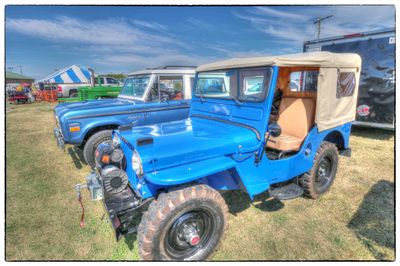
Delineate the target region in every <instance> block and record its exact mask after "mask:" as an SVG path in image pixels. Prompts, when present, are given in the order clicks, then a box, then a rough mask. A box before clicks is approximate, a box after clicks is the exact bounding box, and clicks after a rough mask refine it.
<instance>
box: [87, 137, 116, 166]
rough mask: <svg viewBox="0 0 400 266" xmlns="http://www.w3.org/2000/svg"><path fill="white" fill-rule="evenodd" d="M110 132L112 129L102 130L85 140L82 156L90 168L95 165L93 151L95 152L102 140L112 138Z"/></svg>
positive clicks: (106, 140)
mask: <svg viewBox="0 0 400 266" xmlns="http://www.w3.org/2000/svg"><path fill="white" fill-rule="evenodd" d="M111 134H112V130H102V131H99V132H97V133H95V134H94V135H93V136H91V137H90V138H89V139H88V140H87V142H86V144H85V147H84V148H83V157H84V158H85V161H86V162H87V163H88V164H89V165H90V166H91V167H92V168H94V167H95V166H96V163H95V157H94V156H95V155H94V153H95V152H96V148H97V146H99V144H100V143H103V142H110V141H111V140H112V137H111Z"/></svg>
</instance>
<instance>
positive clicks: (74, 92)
mask: <svg viewBox="0 0 400 266" xmlns="http://www.w3.org/2000/svg"><path fill="white" fill-rule="evenodd" d="M98 79H99V80H100V85H101V86H122V85H123V84H122V83H121V82H119V81H118V80H117V79H115V78H111V77H97V78H95V79H94V80H95V84H98ZM90 86H91V84H90V83H80V84H58V85H57V97H58V98H67V97H78V88H79V87H90Z"/></svg>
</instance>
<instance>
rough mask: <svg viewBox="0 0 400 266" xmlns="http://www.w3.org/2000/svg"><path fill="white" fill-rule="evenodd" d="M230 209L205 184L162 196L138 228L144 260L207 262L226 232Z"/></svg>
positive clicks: (141, 253) (154, 203) (140, 249)
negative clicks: (205, 260)
mask: <svg viewBox="0 0 400 266" xmlns="http://www.w3.org/2000/svg"><path fill="white" fill-rule="evenodd" d="M227 211H228V207H227V206H226V204H225V201H224V199H223V198H222V196H221V195H220V194H219V193H218V192H217V191H215V190H214V189H212V188H211V187H209V186H206V185H195V186H191V187H186V188H182V189H179V190H175V191H172V192H168V193H163V194H161V195H160V196H159V197H158V199H157V200H154V201H153V202H152V203H151V204H150V206H149V209H148V210H147V211H146V212H145V214H144V215H143V218H142V221H141V222H140V224H139V228H138V243H139V244H138V247H139V254H140V257H141V258H142V259H143V260H204V259H206V258H207V257H208V256H209V255H210V254H211V253H212V252H213V251H214V249H215V248H216V247H217V245H218V243H219V241H220V240H221V238H222V236H223V234H224V231H225V229H226V221H227Z"/></svg>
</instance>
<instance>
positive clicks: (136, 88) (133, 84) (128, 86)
mask: <svg viewBox="0 0 400 266" xmlns="http://www.w3.org/2000/svg"><path fill="white" fill-rule="evenodd" d="M149 81H150V75H140V76H133V77H128V78H127V79H126V81H125V84H124V87H123V88H122V90H121V93H120V96H128V97H133V98H137V99H142V98H143V95H144V93H145V92H146V89H147V86H148V85H149Z"/></svg>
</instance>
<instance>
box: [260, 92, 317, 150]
mask: <svg viewBox="0 0 400 266" xmlns="http://www.w3.org/2000/svg"><path fill="white" fill-rule="evenodd" d="M314 115H315V100H314V99H310V98H290V97H284V98H282V100H281V103H280V106H279V118H278V121H277V123H278V125H279V126H280V127H281V135H280V136H278V137H273V136H270V137H269V139H268V142H267V147H268V148H272V149H275V150H280V151H298V150H299V149H300V147H301V144H302V143H303V141H304V139H305V137H306V136H307V134H308V132H309V131H310V129H311V127H312V126H313V125H314Z"/></svg>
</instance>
